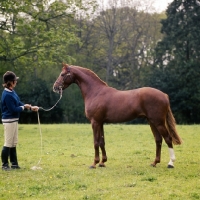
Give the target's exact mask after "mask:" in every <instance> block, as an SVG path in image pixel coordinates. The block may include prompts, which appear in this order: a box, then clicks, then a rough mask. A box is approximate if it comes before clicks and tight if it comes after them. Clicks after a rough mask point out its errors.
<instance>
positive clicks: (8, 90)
mask: <svg viewBox="0 0 200 200" xmlns="http://www.w3.org/2000/svg"><path fill="white" fill-rule="evenodd" d="M4 90H6V91H7V92H12V90H10V89H8V88H5V89H4Z"/></svg>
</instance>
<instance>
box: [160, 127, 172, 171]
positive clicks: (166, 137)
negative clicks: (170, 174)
mask: <svg viewBox="0 0 200 200" xmlns="http://www.w3.org/2000/svg"><path fill="white" fill-rule="evenodd" d="M157 129H158V131H159V132H160V134H161V135H162V137H163V138H164V140H165V142H166V144H167V146H168V148H169V155H170V161H169V163H168V166H167V167H168V168H174V161H175V154H174V149H173V144H172V137H171V136H170V135H169V132H168V130H167V128H166V126H165V125H159V126H157Z"/></svg>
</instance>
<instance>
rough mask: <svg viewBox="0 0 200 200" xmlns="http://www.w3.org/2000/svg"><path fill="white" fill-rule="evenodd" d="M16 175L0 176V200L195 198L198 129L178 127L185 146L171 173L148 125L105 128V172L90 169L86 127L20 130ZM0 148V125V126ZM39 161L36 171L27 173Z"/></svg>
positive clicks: (198, 189) (199, 188)
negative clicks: (154, 164)
mask: <svg viewBox="0 0 200 200" xmlns="http://www.w3.org/2000/svg"><path fill="white" fill-rule="evenodd" d="M19 129H20V130H19V144H18V148H17V150H18V160H19V164H20V166H21V167H22V169H21V170H16V171H10V172H5V171H2V172H1V179H0V191H1V192H0V199H1V200H4V199H9V200H12V199H13V200H17V199H34V200H35V199H48V200H49V199H51V200H54V199H55V200H58V199H67V200H79V199H92V200H97V199H98V200H121V199H124V200H129V199H138V200H141V199H145V200H149V199H154V200H155V199H156V200H157V199H158V200H167V199H173V200H174V199H181V200H182V199H200V145H199V144H200V143H199V141H200V134H199V132H200V126H199V125H193V126H181V125H179V126H178V127H177V129H178V132H179V134H180V136H181V137H182V139H183V140H184V143H183V144H182V145H180V146H175V147H174V149H175V154H176V162H175V168H174V169H167V163H168V161H169V153H168V148H167V145H166V144H165V143H163V148H162V157H161V163H160V164H158V165H157V167H156V168H153V167H150V163H151V162H152V161H153V160H154V158H155V142H154V138H153V135H152V133H151V131H150V128H149V126H148V125H118V124H117V125H105V139H106V150H107V156H108V162H107V163H106V168H98V167H97V168H96V169H89V168H88V167H89V166H90V164H92V162H93V159H94V150H93V134H92V129H91V126H90V125H89V124H55V125H41V131H42V144H43V147H42V149H41V140H40V131H39V128H38V125H20V126H19ZM0 130H1V132H2V134H1V135H0V140H1V143H2V144H3V126H1V127H0ZM40 158H41V163H40V165H39V166H40V167H41V168H42V169H41V170H36V171H34V170H31V167H33V166H35V165H37V163H38V161H39V160H40Z"/></svg>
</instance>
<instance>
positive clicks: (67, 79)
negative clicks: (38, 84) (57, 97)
mask: <svg viewBox="0 0 200 200" xmlns="http://www.w3.org/2000/svg"><path fill="white" fill-rule="evenodd" d="M62 65H63V68H62V71H61V73H60V75H59V76H58V78H57V80H56V82H55V83H54V85H53V91H54V92H57V93H61V91H62V90H64V89H65V88H67V87H68V86H69V85H70V84H71V83H73V79H72V77H71V72H70V66H69V65H68V64H64V63H63V64H62Z"/></svg>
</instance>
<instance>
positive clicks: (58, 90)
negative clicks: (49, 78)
mask: <svg viewBox="0 0 200 200" xmlns="http://www.w3.org/2000/svg"><path fill="white" fill-rule="evenodd" d="M53 91H54V92H56V93H58V94H60V93H61V92H62V86H59V87H56V86H53Z"/></svg>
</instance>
